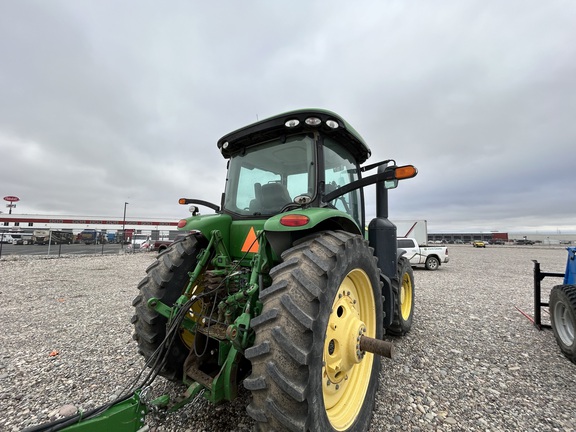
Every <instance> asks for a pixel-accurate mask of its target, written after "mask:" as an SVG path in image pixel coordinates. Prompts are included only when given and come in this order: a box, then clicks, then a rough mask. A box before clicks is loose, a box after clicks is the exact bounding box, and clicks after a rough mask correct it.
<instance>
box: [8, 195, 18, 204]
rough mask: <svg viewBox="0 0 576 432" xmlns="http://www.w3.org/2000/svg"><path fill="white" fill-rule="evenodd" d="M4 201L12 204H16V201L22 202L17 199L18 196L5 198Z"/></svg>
mask: <svg viewBox="0 0 576 432" xmlns="http://www.w3.org/2000/svg"><path fill="white" fill-rule="evenodd" d="M4 201H10V202H16V201H20V198H18V197H16V196H10V195H8V196H5V197H4Z"/></svg>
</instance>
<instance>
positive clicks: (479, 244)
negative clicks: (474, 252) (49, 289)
mask: <svg viewBox="0 0 576 432" xmlns="http://www.w3.org/2000/svg"><path fill="white" fill-rule="evenodd" d="M472 246H474V247H476V248H485V247H486V243H484V242H483V241H482V240H474V241H473V242H472Z"/></svg>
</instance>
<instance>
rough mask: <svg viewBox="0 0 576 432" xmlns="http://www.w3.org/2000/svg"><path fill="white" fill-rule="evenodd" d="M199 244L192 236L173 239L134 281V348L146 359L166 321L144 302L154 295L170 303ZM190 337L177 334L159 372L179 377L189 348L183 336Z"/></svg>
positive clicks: (192, 263) (179, 291) (186, 280)
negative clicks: (137, 292) (136, 345)
mask: <svg viewBox="0 0 576 432" xmlns="http://www.w3.org/2000/svg"><path fill="white" fill-rule="evenodd" d="M200 248H201V247H200V245H199V243H198V240H197V239H196V237H194V236H188V237H185V238H184V239H182V240H181V241H178V242H176V243H174V244H173V245H172V246H171V247H170V248H168V249H166V250H165V251H163V252H162V253H160V254H159V255H158V258H157V259H156V261H155V262H154V263H152V264H151V265H150V266H149V267H148V268H147V269H146V277H145V278H144V279H143V280H142V281H141V282H140V284H139V285H138V289H139V290H140V293H139V294H138V296H136V298H135V299H134V301H133V302H132V305H133V306H134V308H135V314H134V316H133V317H132V324H134V335H133V338H134V340H136V341H137V342H138V352H139V353H140V354H142V355H143V356H144V358H145V359H146V360H148V359H149V358H150V357H151V356H152V354H153V353H154V351H156V349H158V347H159V346H160V344H161V343H162V341H163V340H164V337H165V336H166V322H167V320H166V318H165V317H164V316H162V315H159V314H158V313H157V312H155V311H153V310H151V309H149V308H148V306H147V302H148V300H150V299H151V298H152V297H155V298H157V299H159V300H160V301H162V302H163V303H165V304H167V305H169V306H172V305H173V304H174V302H175V301H176V300H177V299H178V297H180V295H181V294H182V292H183V291H184V289H186V287H187V285H188V283H189V281H190V278H189V276H188V272H190V271H191V270H193V269H194V267H195V266H196V263H197V258H196V256H197V255H198V252H199V250H200ZM191 338H192V336H191V335H190V334H189V333H188V334H181V337H179V338H177V339H176V340H175V341H174V343H173V344H172V347H171V350H170V352H169V353H168V354H167V356H168V357H167V362H166V365H165V366H164V368H163V369H162V370H161V371H160V375H162V376H164V377H165V378H167V379H169V380H172V381H178V380H180V379H181V378H182V366H183V364H184V360H185V359H186V356H187V355H188V352H189V348H188V347H187V346H186V344H185V343H184V340H183V339H186V340H190V339H191Z"/></svg>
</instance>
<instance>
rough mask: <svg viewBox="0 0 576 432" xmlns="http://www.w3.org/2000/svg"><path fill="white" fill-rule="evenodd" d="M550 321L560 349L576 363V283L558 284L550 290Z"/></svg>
mask: <svg viewBox="0 0 576 432" xmlns="http://www.w3.org/2000/svg"><path fill="white" fill-rule="evenodd" d="M549 308H550V321H551V323H552V329H553V330H554V337H555V338H556V342H557V343H558V346H559V347H560V351H562V353H563V354H564V355H565V356H566V357H567V358H568V359H569V360H570V361H571V362H572V363H576V337H575V331H576V285H557V286H555V287H554V288H552V291H551V292H550V302H549Z"/></svg>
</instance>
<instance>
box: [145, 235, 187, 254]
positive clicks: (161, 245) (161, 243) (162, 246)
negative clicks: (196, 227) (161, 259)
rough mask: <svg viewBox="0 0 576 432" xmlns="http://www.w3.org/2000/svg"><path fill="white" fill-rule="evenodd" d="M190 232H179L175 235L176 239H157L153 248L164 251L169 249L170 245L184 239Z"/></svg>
mask: <svg viewBox="0 0 576 432" xmlns="http://www.w3.org/2000/svg"><path fill="white" fill-rule="evenodd" d="M188 234H189V233H182V234H178V235H176V237H174V240H156V241H155V242H154V245H153V247H152V250H153V251H158V252H162V251H163V250H166V249H168V247H170V246H171V245H172V244H173V243H174V242H177V241H178V240H180V239H183V238H184V237H186V236H187V235H188Z"/></svg>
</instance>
